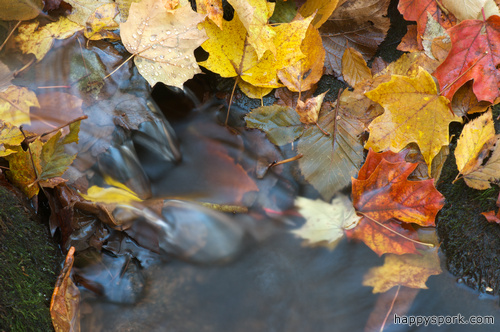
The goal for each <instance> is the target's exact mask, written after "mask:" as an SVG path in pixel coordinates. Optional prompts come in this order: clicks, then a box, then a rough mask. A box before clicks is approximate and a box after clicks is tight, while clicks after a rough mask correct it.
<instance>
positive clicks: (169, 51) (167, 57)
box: [120, 0, 207, 88]
mask: <svg viewBox="0 0 500 332" xmlns="http://www.w3.org/2000/svg"><path fill="white" fill-rule="evenodd" d="M166 6H167V1H166V0H143V1H142V2H140V3H133V4H132V5H131V6H130V12H129V17H128V20H127V22H125V23H122V24H120V30H121V37H122V41H123V45H125V48H126V49H127V50H128V51H129V52H130V53H132V54H133V55H134V56H135V57H134V61H135V64H136V66H137V68H138V70H139V73H141V75H142V76H143V77H144V78H145V79H146V80H147V81H148V82H149V84H151V86H153V85H155V84H156V82H163V83H165V84H168V85H173V86H176V87H178V88H182V86H183V84H184V82H186V81H187V80H189V79H190V78H192V77H193V76H194V75H195V74H197V73H201V70H200V68H199V67H198V64H197V63H196V59H195V57H194V54H193V52H194V50H195V49H196V48H197V47H198V46H200V45H201V44H202V43H203V42H204V41H205V40H206V38H207V37H206V34H205V32H204V31H203V30H199V29H198V27H197V26H198V23H200V22H202V21H203V19H204V18H205V15H201V14H198V13H196V12H194V11H193V10H192V9H191V7H190V6H189V5H185V6H183V7H178V8H176V9H174V10H168V9H166Z"/></svg>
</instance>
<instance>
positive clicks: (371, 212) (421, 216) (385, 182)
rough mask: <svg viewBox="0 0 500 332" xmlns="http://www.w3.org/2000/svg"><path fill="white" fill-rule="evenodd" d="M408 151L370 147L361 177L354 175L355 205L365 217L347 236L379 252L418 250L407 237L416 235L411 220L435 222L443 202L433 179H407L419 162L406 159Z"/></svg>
mask: <svg viewBox="0 0 500 332" xmlns="http://www.w3.org/2000/svg"><path fill="white" fill-rule="evenodd" d="M405 155H406V152H401V153H399V154H395V153H392V152H390V151H387V152H384V153H382V154H377V153H374V152H373V150H370V151H369V152H368V156H367V158H366V162H365V164H364V165H363V167H361V169H360V170H359V173H358V179H354V178H353V179H352V200H353V205H354V208H355V209H356V211H357V212H358V214H361V215H362V216H363V217H364V218H363V219H362V220H361V221H360V223H359V224H358V225H357V226H356V227H354V228H353V229H351V230H349V231H348V232H347V236H348V237H351V238H356V239H360V240H362V241H363V242H365V243H366V244H367V245H368V246H369V247H370V248H371V249H372V250H373V251H375V252H376V253H377V254H378V255H382V254H384V253H388V252H390V253H395V254H404V253H415V252H416V247H415V243H414V242H413V241H411V240H408V239H407V238H410V239H413V240H414V239H416V238H417V234H416V232H415V231H414V229H413V228H412V227H411V224H417V225H419V226H434V225H435V224H434V221H435V218H436V215H437V213H438V212H439V210H440V209H441V208H442V207H443V204H444V197H443V196H442V195H441V194H440V193H439V192H438V191H437V190H436V188H435V187H434V180H423V181H409V180H408V176H409V175H410V174H411V173H412V172H413V171H414V170H415V168H416V167H417V165H418V164H416V163H408V162H406V161H404V156H405ZM401 235H403V236H401ZM404 237H406V238H404Z"/></svg>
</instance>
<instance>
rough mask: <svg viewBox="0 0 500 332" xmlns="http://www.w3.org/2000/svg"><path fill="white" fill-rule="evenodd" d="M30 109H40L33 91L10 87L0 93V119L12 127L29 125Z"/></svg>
mask: <svg viewBox="0 0 500 332" xmlns="http://www.w3.org/2000/svg"><path fill="white" fill-rule="evenodd" d="M30 107H40V104H39V103H38V99H37V98H36V95H35V93H34V92H33V91H30V90H28V89H27V88H24V87H18V86H15V85H11V86H9V87H8V88H7V89H6V90H4V91H1V92H0V119H2V120H4V121H7V122H10V123H11V124H13V125H14V126H20V125H22V124H29V123H30Z"/></svg>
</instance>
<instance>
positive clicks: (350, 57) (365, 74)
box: [342, 47, 372, 86]
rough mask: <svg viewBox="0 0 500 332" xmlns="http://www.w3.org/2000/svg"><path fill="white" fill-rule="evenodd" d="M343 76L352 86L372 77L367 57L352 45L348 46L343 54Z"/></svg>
mask: <svg viewBox="0 0 500 332" xmlns="http://www.w3.org/2000/svg"><path fill="white" fill-rule="evenodd" d="M342 76H343V77H344V80H345V81H346V82H347V83H348V84H349V85H350V86H355V85H356V84H357V83H359V82H361V81H364V80H367V79H371V78H372V74H371V71H370V68H368V66H367V65H366V62H365V59H363V56H362V55H361V53H359V52H358V51H356V50H355V49H354V48H352V47H349V48H347V49H346V50H345V52H344V55H343V56H342Z"/></svg>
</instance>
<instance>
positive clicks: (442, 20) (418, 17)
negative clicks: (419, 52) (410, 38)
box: [398, 0, 456, 45]
mask: <svg viewBox="0 0 500 332" xmlns="http://www.w3.org/2000/svg"><path fill="white" fill-rule="evenodd" d="M398 9H399V12H400V13H401V14H403V17H404V18H405V20H407V21H416V22H417V41H418V44H419V45H422V36H423V35H424V33H425V28H426V26H427V20H428V15H427V14H428V13H429V14H430V15H431V16H432V17H433V18H434V20H436V21H437V22H438V23H439V24H440V25H441V26H442V27H443V28H445V29H449V28H451V27H452V26H454V25H455V23H456V18H455V17H454V16H453V14H446V13H444V12H443V11H442V10H441V7H440V6H439V5H438V0H421V1H415V0H401V1H400V2H399V4H398Z"/></svg>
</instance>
